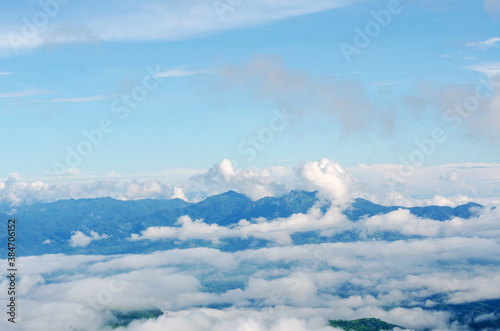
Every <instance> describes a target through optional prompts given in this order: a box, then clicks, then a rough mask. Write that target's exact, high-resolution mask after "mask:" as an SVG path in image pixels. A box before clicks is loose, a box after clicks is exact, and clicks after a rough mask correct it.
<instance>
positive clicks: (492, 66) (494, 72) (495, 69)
mask: <svg viewBox="0 0 500 331" xmlns="http://www.w3.org/2000/svg"><path fill="white" fill-rule="evenodd" d="M467 69H471V70H475V71H479V72H480V73H482V74H483V75H486V76H498V75H500V62H497V63H487V64H478V65H473V66H469V67H467Z"/></svg>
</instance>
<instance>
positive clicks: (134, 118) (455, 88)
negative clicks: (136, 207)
mask: <svg viewBox="0 0 500 331" xmlns="http://www.w3.org/2000/svg"><path fill="white" fill-rule="evenodd" d="M392 2H394V1H327V0H324V1H318V2H315V3H314V4H309V3H302V2H299V1H275V2H273V4H270V3H269V2H266V1H256V2H252V3H250V2H249V1H244V0H243V1H240V2H238V1H234V2H232V3H233V6H231V8H230V7H227V6H229V5H228V4H227V3H226V4H224V2H214V3H215V4H217V5H219V6H223V7H219V8H225V9H230V10H227V11H225V12H223V14H222V16H223V17H222V19H221V17H220V16H219V15H218V13H217V10H216V9H215V8H214V6H213V4H214V3H211V2H210V1H194V0H193V1H183V2H179V1H177V2H174V1H145V2H138V1H128V0H127V1H106V2H98V1H87V2H86V3H85V6H84V5H82V4H80V3H77V2H72V1H67V3H66V4H63V1H62V0H61V1H59V2H56V0H54V1H45V2H43V3H51V4H52V7H48V8H52V9H51V10H53V12H49V11H47V10H43V9H42V8H41V7H40V5H39V4H37V2H36V1H20V2H18V3H15V4H12V3H11V4H3V5H2V6H3V11H2V12H3V13H2V14H1V15H0V16H1V17H0V18H2V22H3V23H2V25H0V29H1V31H2V35H3V37H2V39H1V40H0V72H2V75H0V116H1V121H0V128H1V130H0V132H1V135H2V139H1V140H0V148H1V150H2V151H3V152H4V153H3V154H4V156H5V161H4V162H2V164H1V165H0V177H3V178H6V177H8V176H9V175H10V174H12V173H17V174H18V175H17V176H20V177H21V178H27V179H32V180H34V179H40V180H43V179H48V178H53V177H54V171H55V170H57V169H59V170H60V169H63V170H64V171H66V173H72V174H75V175H80V176H87V177H106V176H110V174H113V175H116V174H118V175H119V176H132V177H133V176H135V175H138V174H147V173H149V174H154V173H158V172H161V171H165V170H167V169H206V168H209V167H210V166H212V165H213V164H214V163H217V162H220V161H221V160H222V159H224V158H229V159H231V160H232V161H233V162H234V164H235V165H236V166H237V167H240V168H251V167H271V166H280V165H283V166H292V165H294V164H297V163H299V162H301V161H312V160H318V159H321V158H329V159H333V160H335V161H337V162H339V163H340V164H341V165H342V166H344V167H354V166H356V165H358V164H399V163H403V162H402V161H401V160H402V159H401V158H403V159H405V160H406V159H408V158H409V156H410V155H411V153H412V151H414V150H415V149H416V148H417V149H418V146H417V145H416V143H415V140H416V139H417V140H419V141H424V140H426V139H428V138H429V137H431V136H432V132H433V130H435V129H440V130H442V131H443V132H444V134H446V135H447V137H448V139H446V141H445V142H443V143H440V144H436V148H435V150H433V151H432V153H429V155H426V156H425V158H424V159H422V161H423V162H422V164H423V166H437V165H443V164H451V163H453V164H455V163H457V164H460V163H499V162H500V156H499V153H498V150H499V147H500V144H499V137H500V135H499V133H500V117H499V115H498V109H499V108H498V105H499V102H498V101H497V100H498V99H497V98H498V97H497V95H498V93H497V91H493V93H491V95H489V96H488V98H487V99H486V100H485V101H482V102H481V104H480V105H479V107H478V109H477V111H474V112H473V113H470V114H468V117H467V118H465V117H463V118H462V120H461V122H460V125H457V127H456V128H455V127H453V125H452V124H450V123H447V122H446V121H445V120H444V118H443V114H445V112H446V110H447V109H449V108H450V107H451V106H452V105H453V104H460V103H462V102H463V100H465V99H466V98H467V97H468V96H471V95H474V94H473V91H474V89H475V88H476V87H477V86H478V84H479V83H478V81H479V80H480V77H482V74H481V71H483V73H484V72H485V70H486V68H488V67H489V68H490V71H489V72H490V73H491V72H493V73H497V72H498V71H499V68H500V65H499V61H498V55H499V53H500V52H499V50H500V48H499V47H498V45H500V41H499V40H497V39H495V38H497V37H498V36H500V33H498V31H499V29H498V28H499V24H500V15H499V11H498V5H497V4H496V2H494V1H486V2H484V3H483V2H482V1H465V0H464V1H451V0H450V1H446V0H441V1H419V2H417V1H413V2H412V1H401V2H399V4H398V2H397V1H396V2H394V3H395V6H396V7H397V8H398V13H397V14H391V20H390V22H389V23H388V24H387V26H381V25H380V24H379V28H380V29H379V30H380V31H379V32H378V33H376V34H375V35H374V36H373V37H368V38H369V40H370V43H369V45H368V46H366V47H364V48H360V52H359V54H353V55H352V56H351V61H350V62H348V61H346V57H345V56H344V55H343V54H342V52H341V47H340V45H341V44H342V43H348V44H351V45H353V46H355V40H354V38H355V34H356V32H355V31H356V30H355V28H356V27H358V28H360V29H362V30H363V29H365V28H366V27H367V26H368V25H369V24H370V22H372V23H373V22H374V17H373V15H372V14H371V12H372V11H375V12H377V13H379V12H380V11H382V10H385V11H387V10H388V7H389V6H391V5H392V4H391V3H392ZM54 3H57V7H58V9H54V8H56V7H54ZM224 6H225V7H224ZM219 10H220V9H219ZM44 13H45V14H46V15H45V16H44ZM48 14H53V15H52V16H53V17H52V16H50V15H48ZM37 15H38V16H37ZM44 17H45V18H47V17H48V19H47V20H46V21H41V22H42V23H40V24H39V25H40V26H39V28H36V33H35V34H33V35H26V33H25V34H23V28H24V29H25V30H26V29H27V24H28V23H33V20H34V19H35V18H38V19H41V20H43V18H44ZM27 22H28V23H27ZM14 34H15V37H17V38H24V39H12V38H15V37H13V36H14ZM12 40H15V41H14V44H13V41H12ZM19 40H22V41H19ZM13 45H14V46H15V47H13ZM148 68H149V70H155V73H156V74H158V81H160V80H161V82H159V83H158V84H154V85H155V87H154V88H153V89H151V90H148V91H147V95H146V96H145V97H144V100H143V101H140V102H138V105H137V107H136V108H135V109H131V110H130V115H129V116H128V117H127V118H125V119H120V117H119V115H120V114H121V113H119V112H118V113H117V112H113V109H116V108H113V107H114V106H113V105H114V103H115V102H118V103H119V102H121V101H120V98H121V97H122V95H123V94H130V93H131V91H133V90H134V88H136V87H137V86H141V85H142V81H143V79H144V77H145V76H148V75H150V73H149V72H148ZM483 76H484V75H483ZM151 82H156V80H151ZM156 85H157V86H156ZM120 104H121V103H120ZM115 105H116V104H115ZM285 108H286V109H288V111H289V112H290V113H291V114H294V116H295V117H294V118H293V119H291V120H290V121H289V123H288V124H287V125H286V126H285V127H284V129H283V130H280V131H279V132H275V131H273V130H272V128H270V123H271V121H273V117H275V116H276V111H277V112H282V111H283V109H285ZM455 115H456V114H455ZM469 115H470V116H469ZM449 116H452V115H451V113H450V114H449ZM103 119H109V121H110V123H111V124H109V123H108V124H109V125H111V126H112V127H113V128H114V129H113V130H112V132H110V133H103V135H102V139H99V140H101V142H100V143H99V144H97V145H96V146H94V145H92V147H91V152H90V153H88V155H85V156H82V157H81V160H80V161H79V162H73V163H74V164H68V162H67V161H66V157H67V155H68V149H67V148H68V147H69V148H71V149H73V150H75V151H76V150H77V147H78V144H80V143H81V142H82V141H87V142H84V143H82V144H83V145H81V146H84V145H85V144H87V145H85V146H86V147H88V141H89V139H88V138H86V136H85V135H84V134H83V133H82V132H83V131H84V130H87V131H91V130H95V129H97V128H99V123H101V121H102V120H103ZM483 127H484V129H482V128H483ZM280 128H281V126H280ZM270 129H271V131H272V134H273V136H272V137H270V136H269V135H268V134H269V130H270ZM262 130H264V132H263V131H262ZM262 132H263V133H262ZM259 133H261V134H262V135H263V137H265V138H266V140H265V143H264V144H261V145H262V146H263V148H262V150H258V148H255V152H256V153H255V157H252V158H251V160H250V156H251V153H250V152H248V153H247V154H245V153H240V151H241V150H247V151H248V148H250V149H252V148H253V147H252V145H251V144H250V143H248V139H249V137H251V136H256V137H257V138H258V135H259ZM266 134H267V136H266ZM268 138H269V139H268ZM242 144H243V146H241V145H242ZM85 146H84V147H85ZM416 146H417V147H416ZM82 148H83V147H82ZM55 164H58V165H62V166H63V168H60V167H58V166H54V165H55Z"/></svg>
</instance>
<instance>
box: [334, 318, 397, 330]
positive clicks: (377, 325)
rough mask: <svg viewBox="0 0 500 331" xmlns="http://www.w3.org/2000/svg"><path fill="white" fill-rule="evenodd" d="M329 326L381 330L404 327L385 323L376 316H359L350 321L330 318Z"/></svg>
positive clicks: (344, 328) (345, 328)
mask: <svg viewBox="0 0 500 331" xmlns="http://www.w3.org/2000/svg"><path fill="white" fill-rule="evenodd" d="M330 326H333V327H336V328H339V329H343V330H346V331H351V330H353V331H381V330H394V328H398V329H401V330H403V329H404V328H402V327H400V326H398V325H395V324H389V323H386V322H384V321H382V320H379V319H378V318H360V319H357V320H352V321H344V320H330Z"/></svg>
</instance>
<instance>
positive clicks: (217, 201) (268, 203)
mask: <svg viewBox="0 0 500 331" xmlns="http://www.w3.org/2000/svg"><path fill="white" fill-rule="evenodd" d="M317 203H321V201H320V200H319V199H318V196H317V192H306V191H298V190H294V191H291V192H290V193H288V194H285V195H283V196H280V197H265V198H262V199H260V200H257V201H253V200H251V199H250V198H248V197H247V196H245V195H243V194H239V193H236V192H234V191H228V192H226V193H223V194H219V195H214V196H211V197H208V198H206V199H204V200H202V201H200V202H197V203H189V202H186V201H184V200H181V199H171V200H162V199H143V200H131V201H122V200H116V199H112V198H96V199H77V200H75V199H69V200H59V201H56V202H51V203H39V204H34V205H28V206H21V207H19V208H17V211H16V212H15V214H11V215H8V214H7V213H6V212H4V213H2V214H0V216H1V217H2V218H3V219H5V220H7V219H9V218H15V219H16V225H17V227H16V230H17V243H18V244H17V246H18V248H17V254H18V255H24V256H26V255H41V254H47V253H51V254H55V253H66V254H120V253H148V252H152V251H155V250H163V249H171V248H187V247H193V246H207V247H212V246H213V245H214V244H213V243H210V242H208V241H203V240H190V241H189V240H188V241H185V242H181V243H179V242H176V241H175V240H162V241H153V242H150V241H138V242H133V241H130V240H128V239H127V238H130V236H131V234H133V233H136V234H139V233H141V231H143V230H145V229H147V228H148V227H154V226H171V227H173V226H178V225H177V224H176V222H177V219H178V218H179V217H180V216H184V215H188V216H189V217H191V219H193V220H195V219H203V221H204V222H205V223H207V224H217V225H220V226H231V225H234V224H236V223H238V222H239V221H240V220H242V219H246V220H248V221H252V220H255V219H257V218H265V219H275V218H284V217H289V216H291V215H292V214H297V213H306V212H307V211H308V210H309V209H310V208H311V207H312V206H313V205H315V204H317ZM327 207H328V205H327V204H323V206H322V210H323V211H324V210H326V209H327ZM481 207H482V206H481V205H479V204H476V203H468V204H464V205H461V206H458V207H455V208H451V207H445V206H426V207H412V208H406V207H401V206H382V205H378V204H375V203H372V202H370V201H368V200H365V199H361V198H357V199H355V200H354V201H353V202H352V203H351V204H350V205H349V206H348V207H347V208H346V209H345V210H344V214H345V215H346V216H347V217H348V219H349V220H351V221H353V222H356V221H359V220H360V219H362V218H363V217H370V216H374V215H378V214H387V213H389V212H391V211H394V210H398V209H400V208H403V209H409V211H410V213H412V214H414V215H416V216H419V217H423V218H429V219H432V220H435V221H445V220H449V219H451V218H453V217H462V218H466V219H467V218H470V217H472V216H473V215H474V213H475V210H477V208H481ZM76 231H80V232H81V233H82V234H85V235H86V236H91V231H93V232H95V234H96V235H97V234H99V235H102V234H106V235H107V236H108V237H107V239H106V240H95V241H92V242H91V243H89V244H88V245H86V246H84V247H83V246H77V247H72V246H71V245H70V243H69V240H70V239H71V236H72V235H74V233H75V232H76ZM3 236H4V237H5V236H6V233H5V234H3ZM310 237H311V234H300V233H299V234H295V235H294V240H295V241H296V243H307V242H308V241H309V240H310ZM3 239H4V240H5V239H6V238H3ZM356 239H357V237H356V234H355V233H348V234H347V235H342V236H337V237H333V238H330V241H353V240H356ZM384 239H386V240H396V239H398V238H397V237H396V238H395V237H394V236H393V235H392V236H387V238H384ZM4 242H5V241H4ZM266 244H268V243H267V242H266V241H265V240H259V239H255V238H252V239H238V240H236V239H234V238H228V239H224V240H222V242H221V243H220V244H219V245H218V246H217V247H218V248H219V249H221V250H230V251H234V250H239V249H245V248H248V247H249V246H250V245H251V246H252V247H255V246H265V245H266ZM0 252H1V254H2V256H3V257H5V256H6V255H7V250H6V249H5V248H3V247H2V248H0Z"/></svg>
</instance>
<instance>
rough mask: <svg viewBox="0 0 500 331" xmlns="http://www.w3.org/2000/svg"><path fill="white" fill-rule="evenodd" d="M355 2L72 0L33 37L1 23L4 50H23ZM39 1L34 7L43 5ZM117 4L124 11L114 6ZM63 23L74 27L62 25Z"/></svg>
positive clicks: (218, 27) (134, 37)
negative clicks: (76, 0)
mask: <svg viewBox="0 0 500 331" xmlns="http://www.w3.org/2000/svg"><path fill="white" fill-rule="evenodd" d="M351 2H353V1H346V0H317V1H314V2H304V1H299V0H276V1H267V0H255V1H252V2H245V1H244V2H241V3H240V2H236V1H234V2H232V3H231V2H230V4H227V3H226V2H221V1H204V0H193V1H183V2H179V1H161V0H151V1H148V4H147V5H144V4H143V3H142V2H137V1H132V0H120V1H118V0H111V1H110V3H109V6H105V7H103V6H102V5H101V3H100V2H98V1H93V0H89V1H88V2H86V3H85V6H82V5H80V4H76V3H72V5H71V6H66V7H64V11H65V15H64V17H63V15H55V16H54V17H51V19H50V21H49V23H48V24H47V25H46V26H43V28H40V29H39V30H37V31H36V33H34V34H33V36H29V37H27V36H24V35H22V28H23V26H22V24H20V23H19V22H15V21H12V22H4V27H3V28H0V49H11V48H16V49H25V48H34V47H39V46H42V45H46V44H54V43H65V42H75V41H77V42H84V41H90V42H96V41H114V40H120V41H144V40H181V39H186V38H192V37H197V36H201V35H206V34H210V33H216V32H219V31H224V30H227V29H231V28H237V27H242V26H251V25H258V24H263V23H267V22H272V21H276V20H281V19H285V18H287V17H293V16H300V15H306V14H310V13H316V12H322V11H326V10H329V9H334V8H339V7H343V6H346V5H348V4H349V3H351ZM219 3H223V5H222V6H221V5H220V4H219ZM23 5H24V6H26V4H23ZM35 6H36V5H34V6H33V9H34V10H39V8H37V7H35ZM116 8H121V10H120V11H116ZM24 9H25V10H26V8H24ZM75 18H78V19H77V20H76V19H75ZM74 21H82V22H87V25H88V26H91V27H92V29H91V30H90V29H89V28H88V26H87V25H84V24H81V25H80V26H76V27H75V26H74ZM9 23H10V24H9ZM60 26H63V27H68V26H71V27H72V28H71V29H69V28H64V29H61V28H58V27H60ZM13 34H16V35H13ZM9 36H10V37H9ZM13 39H14V40H15V42H14V43H13V42H12V40H13Z"/></svg>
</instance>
